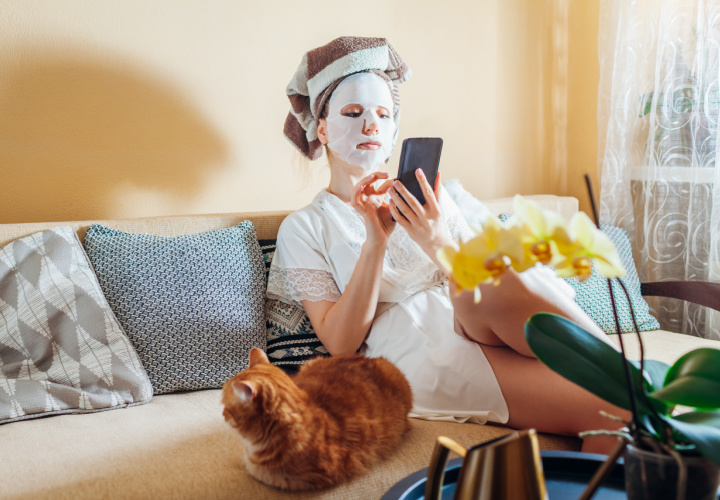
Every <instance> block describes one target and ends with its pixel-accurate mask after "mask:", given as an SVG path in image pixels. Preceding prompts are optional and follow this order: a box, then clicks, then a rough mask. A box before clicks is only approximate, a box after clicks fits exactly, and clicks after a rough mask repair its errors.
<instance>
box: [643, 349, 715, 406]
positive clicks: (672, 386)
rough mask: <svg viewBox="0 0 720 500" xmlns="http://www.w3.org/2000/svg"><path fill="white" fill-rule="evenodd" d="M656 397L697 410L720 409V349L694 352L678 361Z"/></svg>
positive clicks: (667, 375)
mask: <svg viewBox="0 0 720 500" xmlns="http://www.w3.org/2000/svg"><path fill="white" fill-rule="evenodd" d="M651 396H652V397H653V398H656V399H659V400H662V401H666V402H670V403H674V404H680V405H684V406H691V407H694V408H707V409H715V408H720V350H718V349H710V348H702V349H695V350H694V351H691V352H689V353H687V354H686V355H684V356H683V357H681V358H680V359H678V360H677V361H676V362H675V364H674V365H672V366H671V367H670V369H669V370H668V372H667V374H666V375H665V381H664V384H663V387H662V388H660V389H658V390H657V391H655V392H653V393H652V394H651Z"/></svg>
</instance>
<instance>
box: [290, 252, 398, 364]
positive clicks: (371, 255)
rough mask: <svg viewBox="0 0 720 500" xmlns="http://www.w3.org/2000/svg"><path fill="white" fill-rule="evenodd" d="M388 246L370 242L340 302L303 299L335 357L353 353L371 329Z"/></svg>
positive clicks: (361, 253)
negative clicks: (378, 245) (379, 245)
mask: <svg viewBox="0 0 720 500" xmlns="http://www.w3.org/2000/svg"><path fill="white" fill-rule="evenodd" d="M384 255H385V247H382V248H380V247H377V246H375V245H372V244H368V243H367V242H366V243H365V244H364V245H363V247H362V251H361V252H360V259H359V260H358V263H357V265H356V266H355V270H354V271H353V274H352V277H351V278H350V282H349V283H348V285H347V288H346V289H345V292H343V294H342V296H341V297H340V299H339V300H338V301H337V302H330V301H326V300H324V301H320V302H310V301H308V300H304V301H303V302H302V305H303V308H305V312H306V313H307V315H308V318H310V322H311V323H312V325H313V328H314V329H315V333H316V334H317V336H318V338H319V339H320V341H321V342H322V343H323V345H324V346H325V348H326V349H327V350H328V352H329V353H330V354H332V355H333V356H337V355H341V354H353V353H355V352H356V351H357V350H358V349H359V348H360V346H361V345H362V343H363V341H364V340H365V337H366V336H367V334H368V333H369V332H370V327H371V326H372V322H373V319H374V317H375V309H376V307H377V302H378V296H379V294H380V282H381V279H382V263H383V257H384Z"/></svg>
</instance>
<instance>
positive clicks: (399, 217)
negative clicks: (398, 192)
mask: <svg viewBox="0 0 720 500" xmlns="http://www.w3.org/2000/svg"><path fill="white" fill-rule="evenodd" d="M389 207H390V213H391V214H392V217H393V219H395V222H397V223H398V224H400V225H401V226H402V227H404V228H405V229H407V228H408V227H410V222H408V220H407V219H406V218H405V217H403V215H402V214H401V213H400V211H399V210H398V208H397V206H396V205H395V202H394V201H393V200H390V203H389Z"/></svg>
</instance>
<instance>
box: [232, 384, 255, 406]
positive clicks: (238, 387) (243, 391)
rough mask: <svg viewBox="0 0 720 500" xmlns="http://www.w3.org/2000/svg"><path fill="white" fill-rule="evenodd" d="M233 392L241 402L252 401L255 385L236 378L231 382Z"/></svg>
mask: <svg viewBox="0 0 720 500" xmlns="http://www.w3.org/2000/svg"><path fill="white" fill-rule="evenodd" d="M232 388H233V392H235V395H236V396H237V397H238V398H239V399H240V401H242V402H243V403H247V402H249V401H252V399H253V397H255V393H256V391H255V386H254V385H253V383H252V382H245V381H242V380H236V381H235V382H233V383H232Z"/></svg>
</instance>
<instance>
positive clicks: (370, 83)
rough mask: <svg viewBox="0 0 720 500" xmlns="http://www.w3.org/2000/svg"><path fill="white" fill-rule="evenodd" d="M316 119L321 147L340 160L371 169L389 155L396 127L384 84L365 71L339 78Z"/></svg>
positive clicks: (374, 75)
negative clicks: (329, 150) (325, 147)
mask: <svg viewBox="0 0 720 500" xmlns="http://www.w3.org/2000/svg"><path fill="white" fill-rule="evenodd" d="M324 108H325V111H324V112H322V117H321V118H320V119H319V120H318V127H317V134H318V139H319V140H320V142H321V143H322V144H325V145H326V146H327V147H328V148H330V149H331V150H332V151H333V153H334V154H335V155H336V156H337V157H338V158H340V159H341V160H343V161H345V162H347V163H350V164H352V165H358V166H361V167H363V168H364V169H365V170H372V169H373V168H375V167H377V166H378V165H380V164H381V163H382V162H384V161H385V160H387V158H388V157H389V156H390V154H391V153H392V149H393V143H394V137H395V132H396V130H397V127H396V125H395V120H394V119H393V111H394V109H395V104H394V102H393V95H392V90H391V89H390V86H389V85H388V82H387V81H385V80H384V79H382V78H380V77H379V76H378V75H376V74H374V73H369V72H362V73H355V74H353V75H350V76H348V77H347V78H345V79H343V80H342V81H341V82H340V83H339V85H337V87H335V89H334V91H333V92H332V94H331V95H330V98H329V99H328V102H327V104H326V105H325V106H324Z"/></svg>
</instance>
